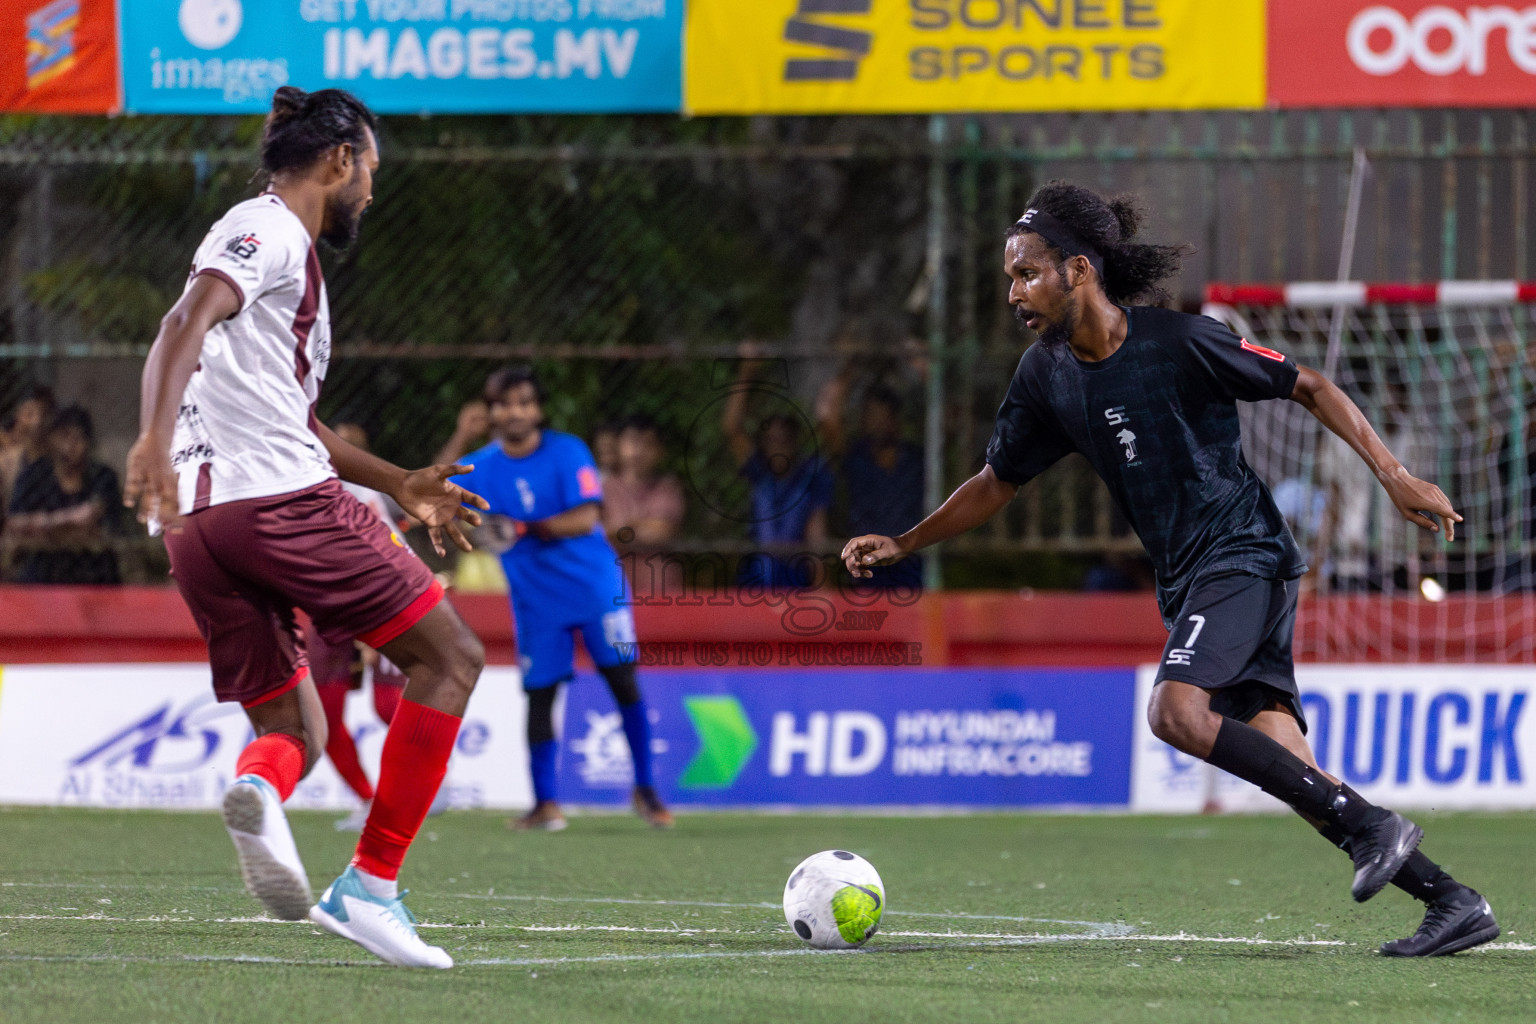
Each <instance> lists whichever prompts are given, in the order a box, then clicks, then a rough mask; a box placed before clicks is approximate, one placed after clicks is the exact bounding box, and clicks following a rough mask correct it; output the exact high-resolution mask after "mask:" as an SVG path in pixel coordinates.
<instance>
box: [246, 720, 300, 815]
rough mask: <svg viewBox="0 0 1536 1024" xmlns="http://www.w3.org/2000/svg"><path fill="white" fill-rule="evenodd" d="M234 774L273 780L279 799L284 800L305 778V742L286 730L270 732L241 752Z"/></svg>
mask: <svg viewBox="0 0 1536 1024" xmlns="http://www.w3.org/2000/svg"><path fill="white" fill-rule="evenodd" d="M235 774H236V775H237V776H238V775H259V776H260V777H262V778H263V779H266V780H267V781H268V782H270V783H272V788H273V789H275V790H277V795H278V797H279V799H282V800H287V799H288V797H289V796H291V795H292V794H293V787H294V786H297V785H298V784H299V779H301V778H303V777H304V741H303V740H301V739H299V738H298V737H297V736H290V735H288V734H287V733H285V732H269V733H267V734H266V735H265V736H258V737H256V739H254V740H252V741H251V745H250V746H248V747H246V748H245V749H244V750H242V751H240V759H239V760H237V761H236V762H235Z"/></svg>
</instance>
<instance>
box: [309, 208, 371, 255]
mask: <svg viewBox="0 0 1536 1024" xmlns="http://www.w3.org/2000/svg"><path fill="white" fill-rule="evenodd" d="M364 209H366V207H358V208H357V209H356V210H354V209H353V207H352V204H351V203H350V202H348V201H347V200H346V199H345V198H343V197H341V196H337V197H336V198H335V199H333V200H331V206H330V209H329V210H328V211H327V213H328V216H327V217H326V219H327V220H329V221H330V224H329V225H327V226H326V229H325V230H324V231H322V232H320V241H322V242H324V243H325V244H326V245H329V246H330V247H331V248H332V249H336V250H345V249H347V248H348V247H349V246H351V245H352V243H353V242H355V241H357V229H358V225H359V224H360V223H361V221H362V219H363V210H364Z"/></svg>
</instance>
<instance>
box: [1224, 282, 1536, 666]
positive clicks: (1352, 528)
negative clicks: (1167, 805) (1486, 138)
mask: <svg viewBox="0 0 1536 1024" xmlns="http://www.w3.org/2000/svg"><path fill="white" fill-rule="evenodd" d="M1206 300H1207V301H1206V306H1205V312H1206V314H1207V315H1209V316H1213V317H1215V318H1216V319H1218V320H1222V321H1224V322H1226V323H1227V324H1229V325H1230V326H1231V327H1232V328H1233V330H1235V331H1236V332H1237V333H1239V334H1241V335H1242V336H1244V337H1246V338H1248V339H1250V340H1251V341H1253V342H1254V343H1255V344H1259V345H1263V346H1265V347H1268V348H1273V349H1278V350H1279V351H1281V352H1284V353H1286V354H1287V355H1290V356H1291V357H1292V358H1294V359H1295V360H1296V361H1297V362H1298V363H1301V364H1303V365H1306V366H1310V367H1312V368H1314V369H1317V370H1320V371H1322V370H1325V369H1326V370H1328V371H1329V372H1331V375H1332V379H1333V380H1334V382H1335V383H1336V384H1338V385H1339V387H1341V388H1342V389H1343V390H1344V392H1345V393H1346V394H1348V395H1349V396H1350V398H1352V399H1353V400H1354V401H1355V403H1356V404H1358V405H1359V406H1360V408H1361V409H1362V410H1364V412H1365V415H1366V417H1367V418H1368V419H1369V420H1370V421H1371V424H1372V425H1373V426H1374V427H1375V428H1376V431H1377V433H1378V434H1379V435H1380V436H1381V438H1382V440H1383V441H1384V442H1385V443H1386V445H1387V447H1388V448H1389V449H1390V450H1391V451H1392V453H1393V454H1394V455H1396V456H1397V457H1398V459H1400V460H1401V461H1402V462H1403V464H1404V465H1405V466H1406V467H1407V468H1408V470H1409V472H1411V473H1413V474H1414V475H1415V476H1419V477H1422V478H1424V479H1426V480H1430V481H1433V482H1434V483H1436V484H1438V485H1439V486H1440V487H1441V489H1442V490H1444V491H1445V492H1446V494H1447V495H1448V496H1449V497H1450V499H1451V503H1452V505H1453V506H1454V507H1455V508H1456V510H1457V511H1458V512H1460V513H1461V515H1462V516H1463V517H1464V518H1465V522H1464V523H1461V524H1459V525H1457V527H1456V539H1455V541H1454V542H1451V543H1447V542H1446V541H1445V540H1444V536H1443V534H1432V533H1429V532H1427V531H1424V530H1421V529H1419V528H1418V527H1415V526H1413V525H1411V524H1409V523H1408V522H1406V521H1405V520H1403V518H1402V517H1401V516H1400V515H1399V514H1398V512H1397V511H1396V509H1394V508H1393V507H1392V504H1391V502H1390V501H1388V500H1387V498H1386V494H1385V492H1384V491H1383V490H1382V488H1381V487H1380V486H1379V485H1378V484H1377V482H1376V480H1375V478H1374V477H1373V476H1372V474H1371V472H1370V471H1369V470H1368V469H1367V468H1366V467H1365V465H1364V463H1363V462H1362V461H1361V460H1360V459H1359V458H1358V457H1357V456H1356V455H1355V454H1354V452H1353V451H1351V450H1350V449H1349V447H1348V446H1347V445H1346V444H1344V442H1343V441H1341V440H1339V439H1338V438H1337V437H1335V436H1334V435H1333V434H1332V433H1330V432H1329V431H1328V430H1326V429H1325V428H1324V427H1322V425H1321V424H1319V423H1318V422H1317V420H1316V419H1314V418H1313V417H1312V416H1311V415H1309V414H1308V413H1307V412H1306V411H1305V410H1304V409H1302V408H1301V407H1300V406H1298V405H1296V404H1295V403H1292V402H1263V403H1257V404H1252V405H1248V404H1244V405H1242V406H1241V415H1242V419H1243V432H1244V446H1245V454H1246V456H1247V458H1248V460H1249V462H1250V463H1251V464H1252V466H1253V467H1254V469H1255V470H1256V471H1257V472H1258V474H1259V476H1260V477H1261V478H1262V479H1263V480H1264V481H1265V482H1266V483H1267V484H1268V485H1269V487H1270V489H1271V490H1272V491H1273V492H1274V495H1275V499H1276V501H1277V502H1278V504H1279V505H1280V508H1281V510H1282V511H1283V512H1284V513H1285V516H1286V518H1287V520H1288V521H1289V522H1290V524H1291V529H1292V531H1293V532H1294V533H1295V535H1296V539H1297V541H1298V542H1299V543H1300V545H1301V547H1302V549H1303V550H1304V551H1305V552H1306V555H1307V561H1308V563H1309V564H1310V565H1311V567H1312V571H1311V573H1310V574H1309V576H1308V577H1307V578H1306V579H1305V580H1304V581H1303V588H1302V599H1301V606H1300V611H1299V614H1298V621H1297V630H1296V644H1295V651H1296V656H1297V658H1298V659H1299V660H1307V661H1325V662H1353V661H1420V662H1532V661H1536V500H1533V488H1532V480H1533V477H1536V424H1533V417H1532V405H1533V403H1536V394H1533V392H1536V373H1533V369H1536V351H1533V347H1532V339H1531V337H1530V326H1531V315H1532V312H1533V310H1532V305H1531V304H1532V303H1536V286H1532V285H1522V284H1518V283H1516V282H1500V281H1487V282H1471V281H1456V282H1443V283H1441V284H1438V285H1367V284H1362V283H1358V282H1339V283H1302V284H1292V285H1286V286H1243V285H1212V286H1210V287H1209V288H1208V289H1207V292H1206Z"/></svg>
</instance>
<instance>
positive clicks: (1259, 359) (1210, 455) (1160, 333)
mask: <svg viewBox="0 0 1536 1024" xmlns="http://www.w3.org/2000/svg"><path fill="white" fill-rule="evenodd" d="M1125 312H1126V319H1127V326H1126V338H1125V342H1124V343H1123V344H1122V345H1121V346H1120V348H1118V349H1117V350H1116V351H1115V353H1114V354H1113V355H1111V356H1110V357H1109V358H1108V359H1104V360H1101V361H1100V362H1097V363H1086V362H1083V361H1081V360H1079V359H1078V358H1077V357H1076V356H1074V355H1073V354H1072V351H1071V349H1070V348H1069V347H1068V346H1067V345H1065V344H1063V345H1056V346H1046V345H1040V344H1036V345H1034V346H1032V347H1031V348H1030V349H1029V350H1028V351H1027V352H1025V353H1024V357H1023V358H1022V359H1020V360H1019V368H1018V371H1017V372H1016V373H1015V374H1014V375H1013V381H1012V383H1010V384H1009V385H1008V396H1007V397H1006V398H1005V399H1003V404H1002V407H1001V408H999V409H998V411H997V428H996V429H995V430H994V431H993V433H992V440H991V443H989V444H988V445H987V463H988V464H989V465H990V466H991V467H992V471H993V472H994V473H996V474H997V476H998V478H999V479H1001V480H1005V481H1007V482H1008V483H1012V484H1022V483H1024V482H1026V481H1027V480H1029V479H1031V478H1032V477H1034V476H1036V475H1038V474H1039V473H1040V472H1042V471H1043V470H1045V469H1046V468H1047V467H1048V466H1050V465H1051V464H1052V463H1054V462H1056V461H1057V460H1058V459H1060V458H1061V457H1062V456H1064V455H1066V454H1067V453H1069V452H1081V453H1082V454H1083V455H1084V456H1086V457H1087V459H1088V461H1089V462H1091V463H1092V464H1093V468H1094V469H1095V470H1097V471H1098V474H1099V476H1100V477H1102V478H1103V480H1104V483H1105V484H1107V485H1108V486H1109V493H1110V494H1111V495H1112V496H1113V497H1114V500H1115V504H1116V505H1118V506H1119V507H1120V511H1121V512H1122V513H1124V515H1125V518H1126V519H1127V520H1128V521H1129V522H1130V524H1131V526H1132V528H1134V529H1135V531H1136V535H1137V536H1138V537H1140V538H1141V543H1142V544H1143V545H1144V546H1145V547H1146V549H1147V553H1148V554H1149V555H1150V556H1151V557H1152V564H1153V567H1154V568H1155V569H1156V570H1157V589H1158V604H1159V606H1160V607H1161V609H1162V612H1163V618H1164V620H1170V619H1171V618H1172V617H1173V616H1174V615H1176V614H1177V612H1178V609H1179V606H1180V605H1181V604H1182V603H1183V600H1184V596H1185V594H1186V592H1187V591H1188V589H1189V586H1190V584H1191V583H1193V582H1194V581H1195V579H1196V578H1198V577H1200V576H1203V575H1209V574H1213V573H1219V572H1246V573H1251V574H1253V575H1255V576H1260V577H1263V578H1265V579H1292V578H1294V577H1297V576H1300V575H1301V574H1302V573H1304V572H1306V569H1307V567H1306V564H1305V562H1304V561H1303V559H1302V555H1301V551H1300V550H1299V549H1298V548H1297V547H1296V541H1295V540H1294V539H1293V538H1292V537H1291V532H1290V530H1289V529H1287V527H1286V525H1285V519H1284V517H1283V516H1281V514H1280V510H1279V509H1278V508H1277V507H1276V506H1275V499H1274V497H1273V496H1272V495H1271V494H1270V493H1269V488H1267V487H1265V486H1264V483H1263V481H1261V480H1260V479H1259V478H1258V476H1257V475H1256V474H1255V473H1254V472H1253V470H1252V468H1250V467H1249V465H1248V461H1247V460H1246V459H1245V458H1243V448H1242V437H1241V433H1240V431H1239V427H1238V419H1237V404H1236V403H1237V402H1238V401H1244V402H1257V401H1261V400H1263V399H1267V398H1289V397H1290V394H1291V391H1292V389H1293V388H1295V386H1296V377H1297V374H1298V373H1299V372H1300V371H1299V370H1298V369H1297V367H1296V364H1295V363H1293V362H1292V361H1291V360H1290V359H1288V358H1286V357H1285V356H1283V355H1281V354H1280V353H1278V352H1273V351H1270V350H1269V349H1267V348H1261V347H1260V346H1257V345H1252V344H1249V343H1248V342H1247V341H1246V340H1244V339H1242V338H1239V337H1238V336H1237V335H1235V334H1233V333H1232V332H1231V331H1229V330H1227V329H1226V328H1225V327H1223V326H1222V325H1221V324H1219V323H1217V322H1216V321H1215V320H1212V319H1210V318H1209V317H1203V316H1189V315H1188V314H1185V313H1177V312H1174V311H1172V310H1166V309H1158V308H1156V307H1151V306H1133V307H1129V308H1126V311H1125Z"/></svg>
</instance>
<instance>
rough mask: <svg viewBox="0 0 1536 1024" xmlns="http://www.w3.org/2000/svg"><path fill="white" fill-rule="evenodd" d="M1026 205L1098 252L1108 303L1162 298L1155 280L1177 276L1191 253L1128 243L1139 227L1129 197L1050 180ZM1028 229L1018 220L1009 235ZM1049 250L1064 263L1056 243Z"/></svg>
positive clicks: (1185, 248) (1183, 248) (1135, 208)
mask: <svg viewBox="0 0 1536 1024" xmlns="http://www.w3.org/2000/svg"><path fill="white" fill-rule="evenodd" d="M1029 206H1030V208H1031V209H1035V210H1042V211H1044V212H1045V213H1048V214H1050V215H1051V216H1052V217H1054V218H1056V220H1058V221H1060V222H1061V223H1062V224H1064V225H1066V226H1067V227H1068V228H1069V229H1071V231H1072V232H1073V233H1075V234H1076V235H1077V237H1078V238H1079V239H1080V240H1081V241H1082V242H1085V243H1087V245H1089V246H1091V247H1092V248H1093V249H1094V250H1095V251H1096V252H1097V254H1098V255H1099V257H1100V258H1101V260H1102V263H1103V268H1104V271H1103V275H1104V292H1105V294H1107V295H1108V296H1109V298H1110V300H1111V301H1113V302H1120V303H1128V302H1131V301H1133V300H1135V299H1138V298H1141V299H1149V300H1152V301H1162V300H1165V299H1167V298H1168V293H1167V292H1166V291H1165V290H1164V289H1162V288H1160V287H1158V283H1159V282H1160V281H1163V280H1166V279H1167V278H1170V277H1172V276H1173V275H1174V274H1177V273H1178V272H1179V264H1180V263H1181V262H1183V259H1184V255H1185V254H1186V253H1187V252H1189V251H1190V247H1189V246H1186V245H1146V244H1143V243H1138V242H1133V241H1131V239H1132V238H1134V237H1135V236H1136V232H1137V230H1138V229H1139V228H1140V226H1141V209H1140V207H1139V206H1138V205H1137V202H1136V199H1135V197H1134V196H1130V195H1122V196H1116V197H1115V198H1113V199H1111V200H1109V201H1108V202H1106V201H1105V200H1104V199H1102V198H1100V197H1099V196H1098V195H1097V194H1096V193H1094V192H1092V191H1090V190H1088V189H1086V188H1083V187H1082V186H1080V185H1073V184H1071V183H1070V182H1065V181H1051V182H1047V183H1046V184H1044V185H1042V186H1040V188H1038V189H1036V190H1035V194H1034V195H1032V196H1030V198H1029ZM1030 230H1032V229H1031V228H1030V227H1028V226H1027V225H1025V224H1024V223H1023V222H1022V221H1020V222H1019V223H1017V224H1015V225H1014V226H1013V227H1012V228H1010V229H1009V231H1008V237H1010V238H1012V237H1013V236H1014V235H1019V234H1023V233H1024V232H1025V231H1030ZM1042 237H1043V236H1042ZM1047 241H1048V242H1049V241H1050V240H1049V239H1047ZM1051 248H1052V250H1054V251H1055V252H1056V253H1057V254H1058V255H1059V256H1061V258H1062V259H1063V261H1065V259H1066V254H1065V253H1063V252H1062V251H1061V247H1060V246H1059V245H1057V244H1055V243H1051Z"/></svg>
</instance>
